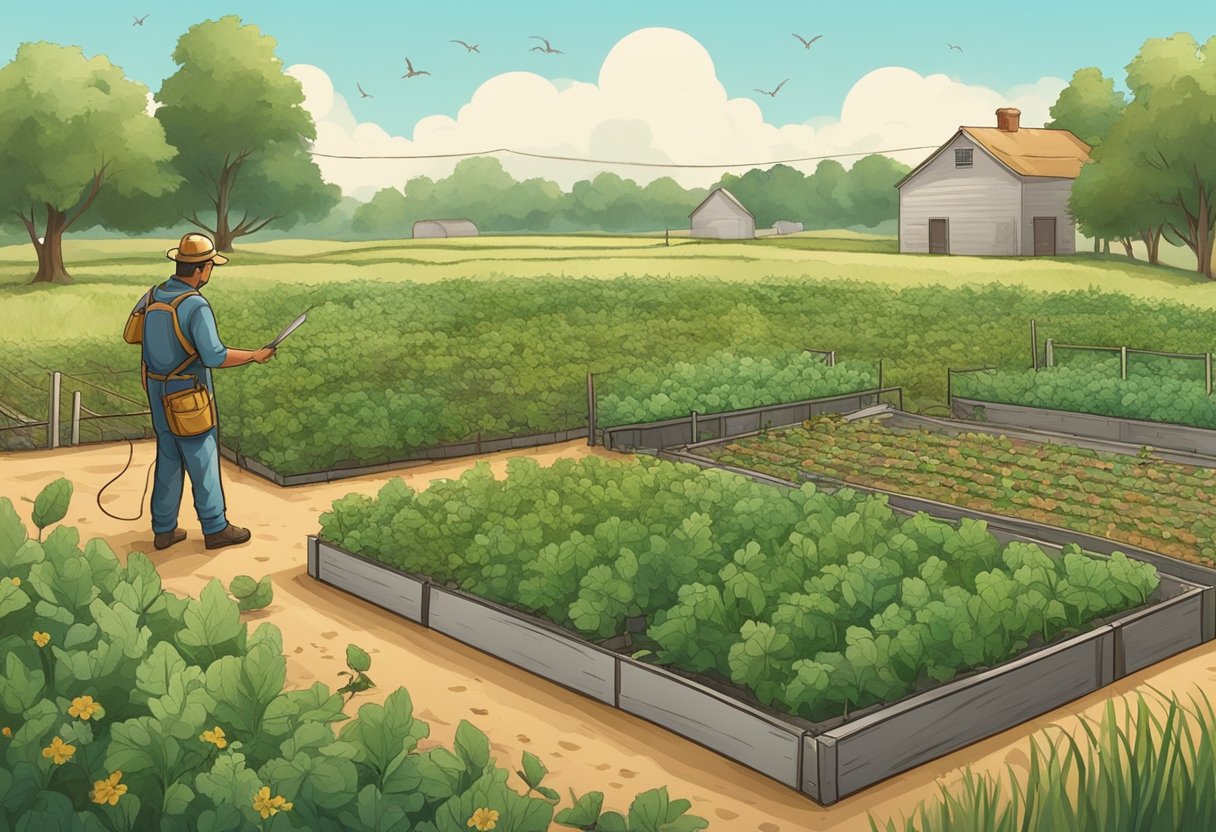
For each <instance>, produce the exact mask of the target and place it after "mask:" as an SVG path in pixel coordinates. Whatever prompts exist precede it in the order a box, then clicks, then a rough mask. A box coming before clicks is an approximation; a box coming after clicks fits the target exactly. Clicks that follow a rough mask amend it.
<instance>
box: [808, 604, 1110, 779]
mask: <svg viewBox="0 0 1216 832" xmlns="http://www.w3.org/2000/svg"><path fill="white" fill-rule="evenodd" d="M1113 640H1114V633H1113V632H1112V630H1111V628H1110V627H1101V628H1098V629H1097V630H1094V631H1091V632H1089V633H1085V634H1083V635H1080V636H1077V637H1076V638H1072V639H1069V640H1068V641H1066V642H1064V643H1062V644H1059V645H1055V646H1052V647H1047V648H1045V649H1043V650H1040V651H1038V652H1037V653H1034V654H1032V655H1029V656H1026V657H1024V658H1022V659H1017V660H1014V661H1012V662H1009V663H1007V664H1005V665H1002V666H1001V667H998V668H994V669H992V670H989V671H985V672H983V673H980V674H977V675H975V676H972V677H970V678H967V679H960V680H957V681H955V682H950V683H947V684H945V685H942V686H941V687H939V688H936V689H934V690H930V691H926V692H925V693H923V694H920V695H919V696H914V697H912V698H910V699H908V700H905V701H904V702H900V703H897V704H895V705H892V706H891V707H889V708H884V709H882V710H881V711H877V712H876V713H873V714H870V715H868V716H865V717H862V718H860V719H858V720H856V721H855V722H851V723H846V724H845V725H842V726H841V727H839V728H836V729H833V730H831V731H828V732H827V733H826V734H824V735H823V736H824V737H830V738H832V739H834V740H835V741H836V753H837V757H838V759H837V768H836V776H837V792H838V797H845V796H846V795H849V794H852V793H853V792H856V791H859V790H861V789H864V788H866V787H867V786H870V785H872V784H874V783H877V782H879V781H880V780H885V779H886V778H887V777H890V776H892V775H894V774H898V773H899V772H901V771H906V770H908V769H910V768H913V767H915V766H918V765H920V764H921V763H924V762H927V761H929V760H932V759H934V758H935V757H940V756H942V755H943V754H947V753H949V752H951V751H954V750H956V749H959V748H962V747H964V746H966V745H970V744H971V743H973V742H976V741H977V740H981V739H984V738H985V737H990V736H992V735H993V734H997V733H1000V732H1001V731H1004V730H1005V729H1006V728H1010V727H1012V726H1014V725H1017V724H1018V723H1020V722H1025V721H1026V720H1028V719H1033V718H1034V717H1036V716H1039V715H1040V714H1043V713H1046V712H1047V711H1050V710H1052V709H1053V708H1057V707H1059V706H1060V705H1063V704H1065V703H1066V702H1071V701H1073V700H1075V699H1079V698H1080V697H1082V696H1084V695H1085V694H1087V693H1091V692H1093V691H1095V690H1097V689H1098V688H1099V687H1101V686H1102V685H1103V684H1104V682H1106V681H1107V680H1108V679H1109V678H1110V677H1111V676H1112V675H1113V672H1112V669H1108V667H1104V664H1106V665H1107V666H1109V664H1110V663H1111V661H1112V657H1113ZM825 777H826V775H825V773H824V772H823V770H822V761H821V770H820V778H821V779H822V778H825ZM824 791H825V789H824V788H823V787H822V786H821V792H824Z"/></svg>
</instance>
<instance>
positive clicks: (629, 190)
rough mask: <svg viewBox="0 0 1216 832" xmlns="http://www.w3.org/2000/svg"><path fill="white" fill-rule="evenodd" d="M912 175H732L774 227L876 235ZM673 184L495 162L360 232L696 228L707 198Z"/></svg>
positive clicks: (874, 166) (877, 169) (376, 213)
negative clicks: (554, 174)
mask: <svg viewBox="0 0 1216 832" xmlns="http://www.w3.org/2000/svg"><path fill="white" fill-rule="evenodd" d="M907 171H908V167H907V166H906V165H901V164H900V163H898V162H896V161H894V160H892V159H889V158H888V157H886V156H880V155H871V156H867V157H865V158H864V159H861V160H860V161H858V162H857V163H856V164H855V165H854V166H853V168H852V169H851V170H847V171H846V170H845V168H844V166H843V165H841V164H840V163H839V162H837V161H835V160H827V161H823V162H820V164H819V166H818V168H816V170H815V172H814V173H812V174H810V175H807V174H804V173H802V172H801V171H799V170H797V169H795V168H792V167H789V166H788V165H774V166H773V167H772V168H769V169H767V170H761V169H758V168H757V169H753V170H749V171H747V172H746V173H744V174H743V175H742V176H737V175H732V174H727V175H725V176H723V177H722V178H721V179H720V180H719V181H718V182H717V183H716V184H715V185H714V186H713V187H725V188H727V189H728V190H730V192H731V193H732V194H733V195H734V196H735V197H737V198H738V199H739V201H740V202H742V203H743V205H745V206H746V207H747V209H748V210H750V211H751V212H752V213H753V214H755V216H756V225H757V227H760V228H770V227H772V225H773V223H774V222H776V221H777V220H791V221H794V222H801V223H803V225H804V227H806V228H808V229H811V228H845V227H852V226H865V227H871V228H872V227H874V226H877V225H878V224H880V223H882V222H884V221H886V220H894V219H895V218H896V217H897V216H898V212H899V194H898V192H897V191H896V190H895V184H896V183H897V182H898V181H899V180H900V178H902V177H903V175H904V174H905V173H907ZM709 191H710V189H707V188H684V187H683V186H681V185H680V184H679V183H677V182H676V181H675V180H673V179H671V178H670V177H662V178H660V179H656V180H654V181H652V182H650V183H649V184H648V185H645V186H643V185H639V184H638V183H636V182H634V181H633V180H632V179H625V178H622V177H620V176H618V175H617V174H615V173H601V174H599V175H597V176H595V177H594V178H592V179H587V180H582V181H579V182H575V183H574V184H573V185H572V186H571V188H570V190H569V191H563V190H562V189H561V187H560V186H559V185H558V184H557V183H556V182H552V181H549V180H546V179H538V178H536V179H525V180H523V181H517V180H516V179H515V178H514V177H512V176H511V174H509V173H508V172H507V171H506V170H504V169H503V166H502V164H501V163H500V162H499V161H498V160H497V159H494V158H487V157H478V158H473V159H465V160H463V161H461V162H459V163H458V164H457V165H456V167H455V169H454V170H453V171H452V173H451V175H449V176H447V177H444V178H441V179H439V180H432V179H430V178H429V177H426V176H419V177H415V178H413V179H411V180H409V181H408V182H406V183H405V185H404V187H402V188H383V189H381V190H380V191H378V192H377V193H376V195H375V196H374V197H373V198H372V199H371V201H370V202H368V203H366V204H364V205H361V206H360V207H359V208H358V209H357V210H356V211H355V215H354V218H353V221H352V227H353V230H354V231H355V232H356V233H357V234H360V235H366V236H374V237H393V236H401V235H403V234H406V233H408V232H409V229H410V228H411V227H412V226H413V224H414V223H415V222H417V221H418V220H425V219H445V218H447V219H450V218H456V217H459V218H462V219H469V220H472V221H473V222H474V223H476V225H477V227H478V228H479V229H481V230H483V231H490V232H522V231H533V232H555V233H560V232H565V231H612V232H628V231H656V230H662V229H665V228H673V229H674V228H687V227H688V215H689V214H690V213H691V212H692V210H693V208H695V207H696V206H697V205H698V204H699V203H700V202H701V201H702V200H703V199H704V198H705V197H706V196H707V195H708V194H709Z"/></svg>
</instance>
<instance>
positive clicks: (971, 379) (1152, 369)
mask: <svg viewBox="0 0 1216 832" xmlns="http://www.w3.org/2000/svg"><path fill="white" fill-rule="evenodd" d="M1196 363H1197V362H1192V363H1191V366H1190V367H1189V368H1186V367H1180V366H1179V363H1178V362H1163V361H1158V362H1152V363H1147V362H1136V363H1132V362H1130V361H1129V364H1128V373H1127V378H1126V379H1124V378H1121V377H1120V370H1119V364H1120V361H1119V358H1118V357H1117V356H1116V357H1114V358H1102V359H1097V360H1089V361H1070V362H1069V363H1068V364H1064V365H1061V366H1055V367H1051V368H1045V369H1041V370H1039V371H1038V372H1035V371H1033V370H1020V371H1010V370H1006V371H1000V372H989V373H966V374H962V375H957V376H955V378H954V394H955V395H956V396H961V397H963V398H968V399H979V400H981V401H988V402H1000V403H1003V404H1018V405H1026V406H1028V407H1045V408H1050V409H1052V410H1072V411H1076V412H1079V413H1092V414H1095V415H1098V416H1115V417H1118V418H1121V419H1143V420H1147V421H1150V422H1171V423H1174V424H1179V425H1193V426H1195V427H1201V428H1216V397H1214V396H1209V395H1208V394H1207V390H1206V388H1205V386H1204V381H1203V365H1202V363H1198V378H1195V364H1196ZM1188 370H1189V372H1188Z"/></svg>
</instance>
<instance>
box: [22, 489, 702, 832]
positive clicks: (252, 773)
mask: <svg viewBox="0 0 1216 832" xmlns="http://www.w3.org/2000/svg"><path fill="white" fill-rule="evenodd" d="M0 575H5V576H9V577H10V578H14V577H15V578H17V579H19V580H18V581H13V580H8V581H4V582H0V655H2V656H3V660H2V662H0V726H3V729H2V730H0V735H2V736H3V740H2V745H0V830H10V829H11V830H21V832H42V830H52V829H58V830H74V832H134V831H135V830H140V831H141V832H142V830H159V832H187V831H188V830H189V831H190V832H193V830H210V831H211V832H221V831H222V832H255V830H258V831H259V832H268V831H269V830H287V829H302V830H310V832H389V830H418V832H467V830H468V829H469V828H471V827H470V826H469V825H468V822H469V820H470V819H471V818H473V817H474V816H475V814H476V813H477V811H478V810H482V812H481V815H480V816H479V818H480V819H479V821H478V822H479V823H480V825H481V826H482V827H483V828H484V829H491V828H497V829H499V830H513V832H545V830H548V829H549V828H550V824H551V823H552V822H553V821H554V813H555V812H557V811H558V810H559V808H560V807H559V806H557V804H558V803H559V802H560V800H559V799H558V795H557V793H556V792H554V791H553V790H551V789H549V788H548V787H546V786H544V785H543V783H542V780H543V778H544V775H545V769H544V766H543V765H541V764H540V762H539V760H535V759H529V757H528V756H525V758H524V761H523V765H522V769H521V771H522V772H523V774H521V775H520V776H521V781H522V782H523V787H524V788H526V791H523V790H522V789H520V788H517V787H516V786H514V785H513V784H510V783H509V782H508V781H509V778H510V773H509V772H508V770H506V769H505V768H500V767H498V766H497V765H496V763H495V761H494V760H493V758H492V757H491V756H490V741H489V739H488V738H487V737H486V735H485V734H483V733H482V732H481V731H479V730H478V729H477V728H475V727H473V726H472V725H471V724H469V723H467V722H461V724H460V725H459V727H458V728H457V730H456V739H455V743H454V745H453V746H452V747H450V748H449V747H443V746H438V747H434V748H430V749H429V750H427V751H421V750H420V749H419V747H418V745H419V742H420V741H422V740H423V739H425V738H426V737H427V736H428V735H429V733H430V728H429V726H428V725H427V724H426V723H425V722H422V721H421V720H418V719H416V718H415V717H414V714H413V705H412V702H411V700H410V696H409V694H408V693H407V692H406V691H405V690H404V689H398V690H396V691H394V692H393V693H391V694H389V696H388V697H387V698H386V699H385V701H384V703H383V704H378V703H366V704H364V705H362V706H361V707H360V708H359V709H358V712H357V715H356V716H355V717H354V718H351V717H350V716H348V715H347V714H346V713H345V712H344V705H345V704H346V701H347V700H344V697H343V695H342V694H341V693H339V692H337V691H334V690H332V689H331V688H329V687H328V686H326V685H324V684H322V683H319V682H318V683H316V684H314V685H312V686H311V687H309V688H306V689H303V690H285V689H284V685H285V683H286V677H287V666H286V658H285V657H284V655H283V642H282V635H281V634H280V632H279V630H278V629H277V628H276V627H274V626H273V625H270V624H262V625H261V626H259V627H258V628H257V629H256V630H253V631H252V632H251V631H250V628H249V626H248V625H247V624H245V623H243V622H242V621H241V609H240V606H239V604H238V603H237V601H235V600H233V599H232V598H231V597H229V595H228V593H227V592H225V589H224V587H223V585H222V584H221V583H220V582H219V581H218V580H214V581H212V582H211V583H210V584H208V585H207V586H206V587H205V588H204V589H203V591H202V593H201V595H200V597H199V598H197V599H195V598H184V597H179V596H177V595H174V594H173V593H170V592H167V591H165V590H164V588H163V586H162V585H161V579H160V575H159V574H158V573H157V570H156V567H155V566H154V565H153V563H152V562H151V561H150V560H149V559H148V558H147V557H146V556H144V555H142V554H140V553H133V554H131V555H130V556H129V557H128V558H127V561H126V564H125V565H124V564H122V563H120V562H119V560H118V558H117V557H116V556H115V555H114V553H113V551H111V549H110V548H109V546H107V545H106V543H105V542H104V541H102V540H91V541H89V542H88V543H86V544H85V545H84V546H83V548H82V547H81V546H80V545H79V537H78V535H77V533H76V531H75V530H74V529H71V528H69V527H65V526H59V527H57V528H55V529H54V530H53V531H52V532H51V533H50V534H49V535H48V536H47V537H46V539H45V541H43V542H41V543H40V542H39V541H37V540H34V539H30V538H29V535H28V533H27V531H26V529H25V527H24V525H23V524H22V523H21V521H20V519H19V518H18V516H17V514H16V512H15V511H14V510H13V506H12V503H10V502H9V501H8V500H4V499H0ZM33 632H38V633H41V634H44V635H46V636H47V637H48V640H46V641H45V642H41V643H42V645H43V646H40V643H39V642H36V641H35V640H34V639H32V638H31V637H30V633H33ZM352 648H353V649H352V650H349V651H348V659H349V660H350V661H351V666H352V673H353V674H354V680H353V681H356V682H358V681H359V679H360V676H359V674H364V671H366V670H367V669H368V668H369V667H370V661H371V660H370V658H369V657H367V656H366V653H364V652H363V651H361V650H358V648H354V647H353V645H352ZM358 668H362V669H361V670H359V669H358ZM364 681H365V682H366V684H367V685H370V680H368V679H366V677H365V674H364ZM362 684H363V683H362V682H361V683H360V684H358V685H355V688H356V690H355V691H353V692H358V689H365V688H363V687H362ZM348 687H349V686H348ZM353 692H351V691H348V693H352V695H353ZM103 705H104V707H103ZM660 791H662V790H656V792H653V794H656V795H657V794H658V793H659V792H660ZM592 794H593V795H598V796H599V798H600V799H602V797H603V795H602V794H601V793H599V792H593V793H592ZM646 794H652V793H651V792H647V793H646ZM646 794H644V795H642V797H645V796H646ZM639 799H641V798H639ZM648 799H649V798H648ZM665 799H666V798H665V792H664V800H665ZM576 802H577V801H576ZM681 805H682V804H681ZM678 819H679V820H680V823H681V825H680V826H672V827H664V828H670V829H672V830H694V829H703V828H705V826H706V825H707V824H706V823H705V821H703V820H701V819H699V818H692V817H691V816H687V815H686V814H685V813H684V812H683V811H681V812H680V813H679V818H678ZM491 824H492V825H491ZM622 828H623V827H622ZM637 828H639V829H640V828H647V829H648V828H650V827H637Z"/></svg>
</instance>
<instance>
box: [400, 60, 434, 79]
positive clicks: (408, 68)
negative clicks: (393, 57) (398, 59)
mask: <svg viewBox="0 0 1216 832" xmlns="http://www.w3.org/2000/svg"><path fill="white" fill-rule="evenodd" d="M430 74H431V73H429V72H427V71H426V70H424V69H414V65H413V64H412V63H410V59H409V58H406V59H405V74H404V75H402V76H401V77H402V78H413V77H414V76H415V75H430Z"/></svg>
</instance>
